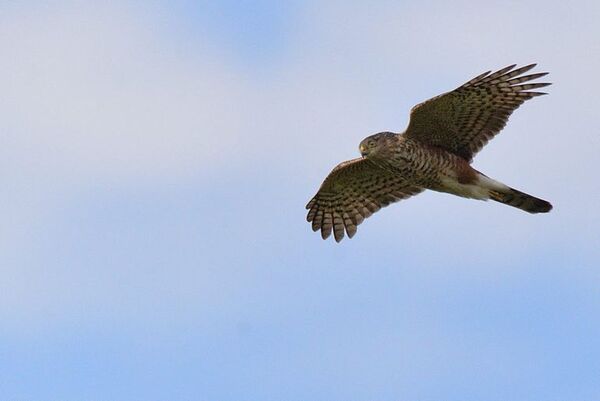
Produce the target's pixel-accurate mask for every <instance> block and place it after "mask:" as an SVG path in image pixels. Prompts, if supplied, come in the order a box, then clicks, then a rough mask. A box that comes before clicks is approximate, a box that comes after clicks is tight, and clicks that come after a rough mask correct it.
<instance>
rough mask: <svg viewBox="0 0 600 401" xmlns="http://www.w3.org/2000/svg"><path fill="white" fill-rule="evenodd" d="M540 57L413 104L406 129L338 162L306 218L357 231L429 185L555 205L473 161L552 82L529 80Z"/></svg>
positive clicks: (509, 201)
mask: <svg viewBox="0 0 600 401" xmlns="http://www.w3.org/2000/svg"><path fill="white" fill-rule="evenodd" d="M535 66H536V65H535V64H531V65H527V66H525V67H521V68H517V69H515V67H516V64H515V65H511V66H508V67H506V68H502V69H501V70H498V71H496V72H494V73H492V72H491V71H487V72H485V73H483V74H481V75H478V76H476V77H475V78H473V79H471V80H470V81H469V82H467V83H465V84H464V85H462V86H460V87H458V88H457V89H455V90H453V91H450V92H447V93H444V94H442V95H439V96H436V97H434V98H432V99H429V100H427V101H426V102H423V103H421V104H418V105H416V106H415V107H413V109H412V110H411V113H410V122H409V124H408V127H407V128H406V131H404V132H403V133H401V134H396V133H392V132H380V133H378V134H375V135H371V136H369V137H367V138H365V139H364V140H363V141H362V142H361V143H360V146H359V150H360V153H361V157H359V158H357V159H353V160H348V161H345V162H343V163H340V164H339V165H337V166H336V167H335V168H334V169H333V171H332V172H331V173H330V174H329V175H328V176H327V178H325V181H324V182H323V184H322V185H321V188H320V189H319V191H318V192H317V194H316V195H315V196H314V197H313V198H312V199H311V200H310V202H308V205H306V209H308V215H307V220H308V221H309V222H311V223H312V229H313V231H318V230H321V236H322V237H323V239H326V238H328V237H329V236H330V235H331V233H332V232H333V235H334V238H335V240H336V241H337V242H339V241H341V240H342V239H343V238H344V233H346V234H347V235H348V237H350V238H352V237H353V236H354V234H356V227H357V226H358V225H359V224H360V223H362V221H363V220H364V219H366V218H367V217H369V216H371V215H372V214H373V213H375V212H377V211H378V210H379V209H381V208H382V207H385V206H387V205H389V204H391V203H393V202H397V201H399V200H401V199H405V198H408V197H410V196H413V195H416V194H418V193H420V192H422V191H424V190H425V189H431V190H434V191H439V192H446V193H450V194H453V195H458V196H462V197H465V198H472V199H480V200H488V199H491V200H494V201H496V202H500V203H504V204H506V205H509V206H514V207H516V208H519V209H522V210H524V211H526V212H529V213H546V212H549V211H550V210H551V209H552V205H551V204H550V203H549V202H547V201H545V200H542V199H539V198H536V197H534V196H531V195H528V194H526V193H524V192H521V191H518V190H516V189H513V188H511V187H509V186H507V185H505V184H502V183H501V182H498V181H496V180H493V179H491V178H489V177H488V176H486V175H485V174H483V173H481V172H479V171H477V170H475V169H474V168H473V167H471V165H470V164H471V161H472V159H473V156H475V154H476V153H477V152H479V150H481V148H482V147H483V146H484V145H485V144H486V143H487V142H488V141H489V140H490V139H492V138H493V137H494V136H495V135H496V134H498V132H500V131H501V130H502V128H504V126H505V125H506V122H507V121H508V117H509V116H510V115H511V114H512V112H513V111H514V110H516V109H517V108H518V107H519V106H520V105H521V104H522V103H523V102H525V101H526V100H529V99H531V98H534V97H536V96H540V95H545V93H543V92H536V91H531V89H537V88H542V87H544V86H548V85H550V83H530V81H532V80H535V79H537V78H540V77H543V76H545V75H547V74H548V73H546V72H541V73H536V74H529V75H523V74H525V73H526V72H528V71H529V70H531V69H532V68H533V67H535Z"/></svg>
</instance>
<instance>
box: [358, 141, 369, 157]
mask: <svg viewBox="0 0 600 401" xmlns="http://www.w3.org/2000/svg"><path fill="white" fill-rule="evenodd" d="M358 150H360V154H361V155H362V156H366V155H367V147H366V146H365V145H363V144H360V146H359V147H358Z"/></svg>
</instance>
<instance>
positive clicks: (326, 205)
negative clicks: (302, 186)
mask: <svg viewBox="0 0 600 401" xmlns="http://www.w3.org/2000/svg"><path fill="white" fill-rule="evenodd" d="M421 191H423V189H422V188H419V187H416V186H413V185H410V184H409V183H408V182H407V181H406V180H405V179H404V178H402V177H399V176H398V175H396V174H393V173H391V172H389V171H387V170H385V169H383V168H381V167H378V166H377V165H376V164H375V163H373V162H372V161H370V160H368V159H366V158H358V159H353V160H348V161H345V162H343V163H340V164H339V165H337V166H336V167H335V168H334V169H333V171H332V172H331V173H329V175H328V176H327V178H325V181H323V184H322V185H321V188H320V189H319V192H317V194H316V195H315V196H314V197H313V198H312V199H311V200H310V202H308V205H306V208H307V209H308V210H309V211H308V215H307V217H306V219H307V220H308V221H309V222H312V229H313V231H318V230H321V236H322V237H323V239H326V238H327V237H329V236H330V235H331V232H332V231H333V234H334V237H335V240H336V241H337V242H340V241H341V240H342V238H344V231H345V232H346V233H348V237H350V238H352V237H353V236H354V234H355V233H356V226H358V225H359V224H360V223H362V221H363V220H364V219H366V218H367V217H369V216H371V215H372V214H373V213H375V212H376V211H378V210H379V209H381V208H382V207H385V206H387V205H389V204H390V203H393V202H397V201H399V200H401V199H405V198H408V197H409V196H412V195H416V194H418V193H419V192H421Z"/></svg>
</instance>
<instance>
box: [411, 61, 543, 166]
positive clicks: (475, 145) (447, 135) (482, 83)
mask: <svg viewBox="0 0 600 401" xmlns="http://www.w3.org/2000/svg"><path fill="white" fill-rule="evenodd" d="M535 66H536V64H530V65H527V66H525V67H521V68H517V69H514V68H515V65H511V66H508V67H506V68H503V69H501V70H499V71H496V72H494V73H491V71H488V72H485V73H483V74H481V75H479V76H477V77H475V78H473V79H472V80H470V81H469V82H467V83H465V84H464V85H462V86H460V87H458V88H457V89H455V90H453V91H451V92H447V93H444V94H442V95H439V96H437V97H434V98H432V99H429V100H427V101H426V102H423V103H421V104H418V105H416V106H415V107H413V109H412V111H411V114H410V122H409V124H408V128H407V129H406V132H405V135H406V136H407V137H410V138H414V139H418V140H419V141H421V142H425V143H427V144H430V145H433V146H437V147H440V148H443V149H446V150H448V151H450V152H452V153H455V154H457V155H459V156H461V157H463V158H464V159H466V160H469V161H470V160H471V159H472V158H473V156H474V155H475V154H476V153H477V152H478V151H479V150H481V148H482V147H483V146H484V145H485V144H486V143H487V142H488V141H489V140H490V139H492V138H493V137H494V136H495V135H496V134H497V133H498V132H500V131H501V130H502V128H504V126H505V125H506V122H507V121H508V117H509V116H510V115H511V114H512V112H513V111H514V110H516V109H517V108H518V107H519V106H520V105H521V104H522V103H523V102H524V101H526V100H529V99H531V98H533V97H535V96H540V95H545V93H543V92H528V90H530V89H536V88H542V87H544V86H548V85H550V84H549V83H545V82H544V83H525V82H528V81H531V80H534V79H537V78H540V77H543V76H544V75H547V74H548V73H547V72H542V73H537V74H530V75H522V74H524V73H526V72H527V71H529V70H531V69H532V68H533V67H535Z"/></svg>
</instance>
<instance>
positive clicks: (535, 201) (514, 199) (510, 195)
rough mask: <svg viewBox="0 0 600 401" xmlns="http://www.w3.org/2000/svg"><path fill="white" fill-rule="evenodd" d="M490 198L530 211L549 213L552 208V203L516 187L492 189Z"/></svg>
mask: <svg viewBox="0 0 600 401" xmlns="http://www.w3.org/2000/svg"><path fill="white" fill-rule="evenodd" d="M489 194H490V199H492V200H494V201H496V202H500V203H504V204H505V205H509V206H513V207H516V208H519V209H521V210H525V211H526V212H529V213H547V212H549V211H550V210H552V205H551V204H550V202H547V201H545V200H543V199H539V198H536V197H535V196H531V195H529V194H526V193H524V192H521V191H517V190H516V189H513V188H510V187H506V189H491V190H490V191H489Z"/></svg>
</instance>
